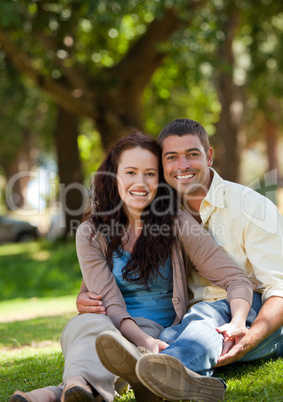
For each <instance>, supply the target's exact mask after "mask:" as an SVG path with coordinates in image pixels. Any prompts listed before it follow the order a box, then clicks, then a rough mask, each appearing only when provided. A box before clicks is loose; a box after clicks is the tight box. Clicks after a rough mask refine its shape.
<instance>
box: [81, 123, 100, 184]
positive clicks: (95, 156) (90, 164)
mask: <svg viewBox="0 0 283 402" xmlns="http://www.w3.org/2000/svg"><path fill="white" fill-rule="evenodd" d="M78 146H79V150H80V157H81V161H82V164H83V168H84V177H85V185H86V187H87V188H88V186H89V184H90V179H91V177H92V175H93V174H94V172H96V171H97V169H98V167H99V166H100V164H101V162H102V160H103V157H104V150H103V147H102V143H101V137H100V135H99V133H98V132H97V131H96V130H94V129H93V127H92V124H91V122H90V121H89V120H84V121H83V122H82V124H81V129H80V135H79V137H78Z"/></svg>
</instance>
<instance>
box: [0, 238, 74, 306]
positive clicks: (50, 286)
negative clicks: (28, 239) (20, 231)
mask: <svg viewBox="0 0 283 402" xmlns="http://www.w3.org/2000/svg"><path fill="white" fill-rule="evenodd" d="M15 255H16V256H17V257H16V258H15ZM0 256H1V262H2V263H1V267H0V275H1V277H2V278H5V280H4V281H1V283H0V292H1V300H5V299H13V298H15V297H17V298H19V297H20V298H30V297H46V296H51V295H53V296H59V295H71V294H77V293H78V290H79V288H80V284H81V279H82V276H81V272H80V268H79V264H78V261H77V257H76V251H75V244H74V242H66V243H63V244H60V243H49V242H47V241H39V242H33V243H26V244H9V245H3V246H0Z"/></svg>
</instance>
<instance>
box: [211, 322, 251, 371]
mask: <svg viewBox="0 0 283 402" xmlns="http://www.w3.org/2000/svg"><path fill="white" fill-rule="evenodd" d="M219 329H220V328H219ZM219 329H218V332H221V331H219ZM224 339H225V340H224V346H223V351H222V353H221V356H220V357H219V359H218V361H217V364H216V366H214V367H220V366H225V365H226V364H230V363H233V362H235V361H237V360H239V359H240V358H241V357H243V356H244V355H245V354H246V353H248V352H249V351H250V350H252V349H253V348H254V347H255V345H254V342H253V339H252V334H251V332H250V330H249V329H248V328H244V327H242V328H239V329H236V330H235V331H230V332H229V333H228V335H227V334H225V336H224ZM226 342H230V344H229V346H230V349H228V351H227V347H226V346H225V343H226ZM231 343H233V345H231Z"/></svg>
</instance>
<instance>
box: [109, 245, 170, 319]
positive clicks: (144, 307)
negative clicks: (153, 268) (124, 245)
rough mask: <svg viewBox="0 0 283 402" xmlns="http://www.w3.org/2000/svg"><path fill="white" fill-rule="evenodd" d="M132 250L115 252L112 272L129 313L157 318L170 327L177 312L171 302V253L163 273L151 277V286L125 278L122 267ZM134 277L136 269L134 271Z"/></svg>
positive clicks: (161, 271)
mask: <svg viewBox="0 0 283 402" xmlns="http://www.w3.org/2000/svg"><path fill="white" fill-rule="evenodd" d="M129 258H130V253H128V252H127V251H123V253H122V255H121V256H119V254H118V253H117V252H114V254H113V274H114V276H115V278H116V282H117V284H118V286H119V288H120V290H121V292H122V295H123V297H124V299H125V302H126V306H127V310H128V313H129V314H130V315H131V316H132V317H144V318H148V319H150V320H152V321H155V322H158V323H159V324H161V325H162V326H163V327H168V326H170V325H171V324H172V322H173V321H174V319H175V316H176V312H175V310H174V306H173V303H172V297H173V276H172V268H171V255H169V257H168V258H167V260H166V263H165V266H164V267H162V266H160V268H159V270H160V273H161V275H162V276H160V275H158V277H156V278H153V280H152V281H150V280H149V281H148V287H149V289H150V290H148V289H147V288H146V287H145V285H143V284H141V282H139V281H135V282H128V281H126V280H123V277H122V270H123V268H124V267H125V266H126V264H127V262H128V261H129ZM131 275H132V277H134V273H132V274H131Z"/></svg>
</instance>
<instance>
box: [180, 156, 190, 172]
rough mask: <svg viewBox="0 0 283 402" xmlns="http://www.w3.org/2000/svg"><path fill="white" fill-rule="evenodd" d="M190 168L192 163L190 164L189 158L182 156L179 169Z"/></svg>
mask: <svg viewBox="0 0 283 402" xmlns="http://www.w3.org/2000/svg"><path fill="white" fill-rule="evenodd" d="M189 167H190V162H189V160H188V158H186V157H185V156H182V157H181V158H179V163H178V169H180V170H186V169H187V168H189Z"/></svg>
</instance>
